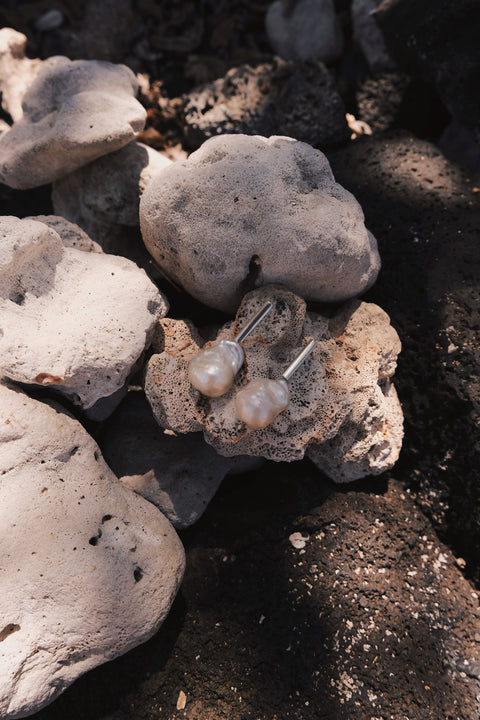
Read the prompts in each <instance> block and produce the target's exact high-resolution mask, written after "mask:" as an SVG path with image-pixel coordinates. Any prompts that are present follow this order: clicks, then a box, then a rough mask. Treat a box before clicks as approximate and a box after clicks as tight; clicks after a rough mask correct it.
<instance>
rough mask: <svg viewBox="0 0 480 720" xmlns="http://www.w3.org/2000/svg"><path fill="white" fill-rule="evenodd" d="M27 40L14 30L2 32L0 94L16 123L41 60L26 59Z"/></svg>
mask: <svg viewBox="0 0 480 720" xmlns="http://www.w3.org/2000/svg"><path fill="white" fill-rule="evenodd" d="M26 44H27V38H26V36H25V35H22V33H19V32H17V31H16V30H13V29H12V28H2V29H1V30H0V93H1V94H2V108H3V109H4V110H5V112H7V113H8V114H9V115H10V117H11V118H12V120H13V121H14V122H16V121H17V120H20V119H21V117H22V115H23V109H22V100H23V96H24V95H25V93H26V91H27V89H28V88H29V87H30V85H31V84H32V82H33V81H34V79H35V77H36V75H37V73H38V71H39V70H40V66H41V65H42V61H41V60H31V59H30V58H27V57H25V45H26Z"/></svg>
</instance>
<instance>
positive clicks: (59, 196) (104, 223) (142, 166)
mask: <svg viewBox="0 0 480 720" xmlns="http://www.w3.org/2000/svg"><path fill="white" fill-rule="evenodd" d="M170 164H171V160H169V159H168V158H166V157H165V156H164V155H162V154H161V153H159V152H158V151H157V150H154V149H153V148H151V147H149V146H148V145H143V143H139V142H135V141H134V142H131V143H129V144H128V145H126V146H125V147H123V148H121V149H120V150H117V151H115V152H113V153H109V154H108V155H104V156H103V157H101V158H98V159H97V160H94V161H93V162H92V163H89V164H88V165H84V166H83V167H81V168H79V169H78V170H75V171H74V172H73V173H70V174H69V175H66V176H65V177H63V178H61V179H60V180H57V182H55V183H54V185H53V192H52V202H53V207H54V209H55V212H56V213H57V215H62V216H63V217H65V218H67V219H68V220H70V221H72V222H74V223H77V224H78V225H80V227H81V228H83V229H84V230H85V231H86V232H87V234H88V235H89V236H90V237H91V238H93V239H94V240H96V241H97V242H98V243H100V245H101V246H102V247H103V248H104V250H110V249H115V245H116V244H118V241H119V240H121V238H122V237H124V236H125V235H126V232H125V229H126V228H130V227H138V226H139V223H140V221H139V217H138V206H139V202H140V196H141V195H142V193H143V191H144V189H145V187H146V185H147V183H148V182H149V181H150V180H151V178H152V177H153V175H154V174H155V173H156V172H157V171H159V170H161V169H163V168H165V167H168V166H169V165H170ZM127 234H128V233H127ZM140 244H141V239H140Z"/></svg>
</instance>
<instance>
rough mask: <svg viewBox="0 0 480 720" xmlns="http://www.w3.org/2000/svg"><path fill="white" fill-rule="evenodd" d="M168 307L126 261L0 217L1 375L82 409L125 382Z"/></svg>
mask: <svg viewBox="0 0 480 720" xmlns="http://www.w3.org/2000/svg"><path fill="white" fill-rule="evenodd" d="M167 307H168V306H167V303H166V300H165V298H164V297H163V296H162V295H161V294H160V293H159V291H158V290H157V288H156V287H155V285H154V284H153V283H152V282H151V281H150V280H149V279H148V277H147V276H146V274H145V272H144V271H143V270H140V269H139V268H138V267H137V266H136V265H135V264H134V263H132V262H130V261H129V260H126V259H125V258H119V257H114V256H112V255H105V254H103V253H92V252H82V251H81V250H77V249H75V248H69V247H63V245H62V241H61V239H60V236H59V235H58V234H57V233H56V232H55V231H54V230H52V229H51V228H49V227H48V226H47V225H45V224H43V223H39V222H36V221H34V220H19V219H18V218H14V217H3V218H0V376H4V377H9V378H11V379H12V380H15V381H17V382H22V383H29V384H30V383H33V384H38V385H42V386H51V388H52V389H55V390H57V391H58V392H60V393H61V394H63V395H66V396H67V397H68V398H70V399H71V400H73V401H74V402H75V403H77V404H79V405H81V406H82V407H83V408H84V409H88V408H90V407H92V406H93V405H94V404H95V403H96V402H97V401H98V400H99V399H100V398H104V397H108V396H111V395H112V394H114V393H115V392H117V391H118V390H119V389H120V388H122V387H123V386H124V384H125V382H126V380H127V378H128V375H129V373H130V371H131V369H132V367H133V366H134V364H135V363H136V362H137V360H138V358H139V357H140V356H141V354H142V353H143V351H144V349H145V347H146V346H147V345H148V344H149V342H150V339H151V335H152V332H153V329H154V325H155V321H156V320H157V319H158V318H159V317H161V316H163V315H165V313H166V311H167Z"/></svg>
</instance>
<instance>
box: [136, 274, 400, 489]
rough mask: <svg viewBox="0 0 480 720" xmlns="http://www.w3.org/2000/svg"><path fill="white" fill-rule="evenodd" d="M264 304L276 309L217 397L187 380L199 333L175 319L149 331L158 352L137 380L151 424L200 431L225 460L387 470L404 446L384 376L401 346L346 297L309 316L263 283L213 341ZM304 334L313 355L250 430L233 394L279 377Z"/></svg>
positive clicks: (348, 476) (369, 307)
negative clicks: (266, 418) (271, 416)
mask: <svg viewBox="0 0 480 720" xmlns="http://www.w3.org/2000/svg"><path fill="white" fill-rule="evenodd" d="M266 301H271V302H272V303H273V305H274V307H273V309H272V311H271V312H270V313H269V314H268V315H267V316H266V318H265V319H264V320H263V321H262V323H261V325H259V326H258V328H257V330H256V331H255V332H254V333H253V334H252V336H249V338H248V339H247V340H246V341H245V342H244V343H243V344H242V347H243V349H244V351H245V363H244V365H243V367H242V369H241V370H240V372H239V373H238V374H237V376H236V378H235V381H234V385H233V386H232V388H231V390H230V391H229V392H228V393H227V394H226V395H224V396H222V397H219V398H205V397H204V396H203V395H201V394H200V393H199V392H198V391H197V390H195V389H194V388H193V387H192V385H191V384H190V382H189V380H188V363H189V361H190V359H191V358H192V357H194V356H195V354H196V353H197V352H198V350H199V344H201V343H200V341H199V338H198V335H197V334H196V333H195V332H191V331H190V328H189V326H188V325H187V324H185V323H184V322H183V321H181V320H165V321H163V320H162V321H160V323H159V325H160V329H161V330H162V329H163V343H162V342H161V341H160V340H159V336H160V335H161V330H160V332H158V331H157V343H156V349H157V350H158V354H155V355H153V356H152V357H151V359H150V361H149V363H148V366H147V372H146V378H145V392H146V395H147V398H148V400H149V402H150V404H151V406H152V409H153V412H154V415H155V417H156V419H157V421H158V423H159V424H160V425H161V426H162V427H167V428H170V429H171V430H173V431H176V432H182V433H189V432H196V431H203V433H204V437H205V440H206V441H207V442H208V443H209V444H211V445H212V446H213V447H214V448H215V450H216V451H217V452H219V453H221V454H222V455H225V456H235V455H239V454H241V455H253V456H258V457H264V458H267V459H271V460H277V461H280V460H284V461H285V460H286V461H292V460H299V459H301V458H302V457H303V456H304V455H305V454H306V455H307V456H308V457H310V458H311V459H312V460H313V462H314V463H315V464H316V465H317V466H318V467H319V468H320V469H321V470H323V471H324V472H325V473H326V474H327V475H329V477H331V478H332V479H333V480H334V481H336V482H345V481H350V480H356V479H358V478H360V477H363V476H365V475H369V474H378V473H380V472H383V471H385V470H387V469H389V468H391V467H392V466H393V464H394V463H395V461H396V460H397V458H398V455H399V452H400V448H401V444H402V438H403V417H402V411H401V407H400V403H399V401H398V398H397V396H396V393H395V389H394V386H393V385H392V381H391V378H392V376H393V373H394V371H395V367H396V358H397V355H398V353H399V351H400V347H401V346H400V340H399V338H398V335H397V333H396V332H395V330H394V329H393V328H392V327H391V325H390V322H389V318H388V315H387V314H386V313H385V312H384V311H383V310H381V309H380V308H379V307H378V306H377V305H374V304H372V303H362V302H360V301H358V300H354V301H351V302H349V303H347V304H345V305H344V306H343V307H342V308H341V309H340V310H338V311H337V312H335V313H334V314H333V315H332V316H331V317H330V316H323V315H320V314H318V313H314V312H307V311H306V305H305V302H304V301H303V300H302V299H301V298H300V297H298V296H296V295H294V294H293V293H291V292H289V291H288V290H286V289H285V288H281V287H278V286H267V287H264V288H261V289H258V290H254V291H253V292H251V293H249V294H247V295H246V296H245V298H244V300H243V302H242V304H241V306H240V308H239V311H238V313H237V316H236V319H235V321H234V322H233V323H228V324H227V325H225V326H223V327H222V328H221V329H220V331H219V332H218V335H217V337H216V339H215V340H214V341H212V342H217V341H218V340H221V339H231V338H232V337H234V336H235V335H236V334H237V333H238V331H239V329H240V328H241V327H244V326H245V324H246V323H247V322H248V320H250V319H251V317H253V316H254V315H255V313H256V312H258V310H259V309H260V308H261V307H262V306H263V305H264V304H265V302H266ZM312 339H314V340H315V341H316V345H315V347H314V349H313V351H312V353H311V354H310V355H309V356H308V357H307V358H306V360H305V362H304V363H303V364H302V365H301V366H300V367H299V369H298V370H297V371H296V372H295V373H294V375H292V377H291V379H290V380H289V382H288V385H289V389H290V402H289V405H288V407H287V409H286V410H284V411H283V412H281V413H280V414H279V415H277V417H276V418H275V420H274V421H273V422H272V423H271V424H270V425H268V427H266V428H265V429H263V430H248V429H247V427H246V426H245V425H244V424H243V423H242V422H240V420H239V418H238V416H237V413H236V409H235V397H236V395H237V393H238V391H239V390H240V389H241V388H243V387H245V386H246V385H247V383H248V382H249V381H252V380H256V379H260V378H265V377H267V378H270V379H274V380H276V379H279V378H281V376H282V374H283V372H284V371H285V370H286V368H287V367H288V365H289V364H290V362H291V361H292V360H293V359H294V358H295V357H297V356H298V354H299V351H300V350H301V349H302V347H305V346H306V344H307V343H308V342H309V341H310V340H312ZM207 346H208V343H207Z"/></svg>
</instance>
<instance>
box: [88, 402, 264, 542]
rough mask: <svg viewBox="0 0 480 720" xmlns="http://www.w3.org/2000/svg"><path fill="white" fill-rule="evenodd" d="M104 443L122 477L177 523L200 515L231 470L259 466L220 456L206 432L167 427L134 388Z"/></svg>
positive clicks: (248, 460)
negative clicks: (176, 431) (180, 431)
mask: <svg viewBox="0 0 480 720" xmlns="http://www.w3.org/2000/svg"><path fill="white" fill-rule="evenodd" d="M99 444H100V447H101V449H102V453H103V456H104V458H105V460H106V461H107V463H108V464H109V466H110V467H111V468H112V470H113V471H114V473H115V474H116V475H117V477H119V478H120V480H121V482H122V483H123V484H124V485H126V486H127V487H129V488H130V489H131V490H134V491H135V492H137V493H138V494H139V495H142V496H143V497H144V498H146V500H149V501H150V502H152V503H153V504H154V505H156V506H157V507H158V508H159V509H160V510H161V511H162V512H163V514H164V515H166V516H167V518H168V519H169V520H170V522H171V523H172V525H173V526H174V527H175V528H186V527H188V526H189V525H192V524H193V523H195V522H196V521H197V520H198V519H199V517H200V516H201V515H202V514H203V512H204V511H205V509H206V507H207V505H208V504H209V502H210V500H211V499H212V497H213V496H214V495H215V493H216V492H217V490H218V488H219V487H220V483H221V482H222V480H223V479H224V477H225V476H226V475H229V474H231V473H241V472H245V471H247V470H251V469H253V468H254V467H257V466H258V460H257V459H255V458H251V457H235V458H225V457H222V456H221V455H218V453H216V452H215V450H213V448H211V447H210V445H207V444H206V443H205V441H204V440H203V437H202V434H201V433H196V434H193V435H188V436H185V435H175V434H173V433H171V432H170V433H169V432H168V431H167V432H164V431H163V430H162V429H161V428H160V427H159V425H158V423H157V422H156V420H155V418H154V417H153V415H152V410H151V408H150V405H149V404H148V402H147V400H146V398H145V395H144V394H143V393H142V392H135V391H130V392H129V393H128V395H127V397H126V398H125V400H123V401H122V403H121V405H120V406H119V408H118V409H117V411H116V412H115V414H114V415H113V417H111V418H110V419H109V421H108V423H107V425H106V427H105V429H104V431H103V432H102V436H101V438H100V439H99ZM260 462H261V461H260Z"/></svg>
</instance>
